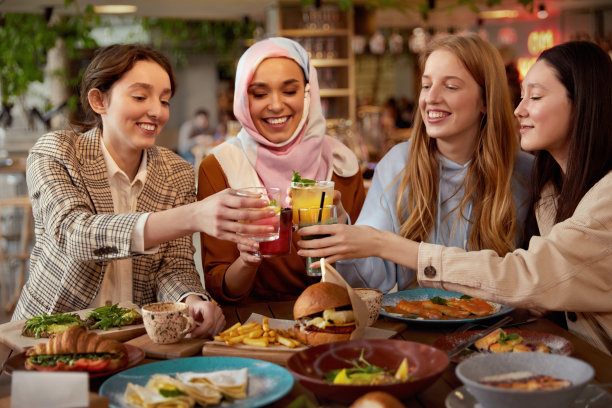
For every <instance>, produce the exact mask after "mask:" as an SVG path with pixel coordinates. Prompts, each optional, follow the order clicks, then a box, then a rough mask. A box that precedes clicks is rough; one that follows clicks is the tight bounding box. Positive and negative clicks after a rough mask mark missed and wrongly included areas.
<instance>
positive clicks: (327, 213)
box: [293, 205, 338, 283]
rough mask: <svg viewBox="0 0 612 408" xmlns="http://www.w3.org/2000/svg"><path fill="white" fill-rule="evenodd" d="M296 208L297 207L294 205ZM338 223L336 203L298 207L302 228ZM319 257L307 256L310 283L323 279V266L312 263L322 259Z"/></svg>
mask: <svg viewBox="0 0 612 408" xmlns="http://www.w3.org/2000/svg"><path fill="white" fill-rule="evenodd" d="M293 208H294V209H295V207H293ZM336 223H338V215H337V213H336V206H335V205H325V206H323V207H319V206H316V207H310V208H298V226H299V227H300V228H304V227H309V226H311V225H322V224H336ZM326 237H329V235H328V234H320V235H305V236H302V239H304V240H310V239H319V238H326ZM320 260H321V258H318V257H311V256H307V257H306V275H308V280H309V281H310V283H316V282H318V281H320V280H321V268H312V267H311V266H310V265H311V264H313V263H314V262H318V261H320Z"/></svg>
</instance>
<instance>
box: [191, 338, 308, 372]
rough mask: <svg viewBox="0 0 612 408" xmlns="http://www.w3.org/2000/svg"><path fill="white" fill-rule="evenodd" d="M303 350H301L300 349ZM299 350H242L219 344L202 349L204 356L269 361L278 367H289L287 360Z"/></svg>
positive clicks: (208, 345) (211, 344) (214, 343)
mask: <svg viewBox="0 0 612 408" xmlns="http://www.w3.org/2000/svg"><path fill="white" fill-rule="evenodd" d="M300 350H301V349H300ZM297 351H298V350H292V349H290V348H284V349H283V350H281V349H279V348H274V349H267V348H256V347H250V348H246V347H244V348H242V347H238V346H227V345H225V344H219V343H217V342H208V343H205V344H204V347H202V355H204V356H227V357H246V358H254V359H256V360H264V361H269V362H271V363H275V364H278V365H282V366H284V365H287V360H289V357H291V356H292V355H293V354H294V353H296V352H297Z"/></svg>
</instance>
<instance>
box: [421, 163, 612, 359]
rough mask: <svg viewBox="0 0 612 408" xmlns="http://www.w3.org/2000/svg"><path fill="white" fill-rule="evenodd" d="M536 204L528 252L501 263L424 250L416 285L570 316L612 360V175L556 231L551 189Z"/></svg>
mask: <svg viewBox="0 0 612 408" xmlns="http://www.w3.org/2000/svg"><path fill="white" fill-rule="evenodd" d="M538 204H539V205H538V207H537V213H536V216H537V220H538V226H539V228H540V233H541V234H542V235H541V236H535V237H533V238H532V239H531V241H530V242H529V248H528V249H527V250H523V249H518V250H516V251H514V252H512V253H508V254H507V255H506V256H504V257H499V256H498V255H497V254H496V253H495V252H494V251H491V250H483V251H476V252H466V251H464V250H462V249H459V248H446V247H443V246H440V245H433V244H426V243H421V244H420V246H419V255H418V281H419V284H420V285H421V286H426V287H435V288H441V289H445V290H453V291H458V292H462V293H465V294H467V295H470V296H474V297H482V298H486V299H488V300H491V301H494V302H499V303H504V304H508V305H513V306H517V307H521V308H536V309H537V308H540V309H542V308H543V309H546V310H553V311H554V310H564V311H567V312H572V313H567V316H568V317H571V319H569V318H568V327H569V329H570V331H573V332H574V333H575V334H577V335H579V336H581V337H583V338H584V339H586V340H587V341H589V342H590V343H592V344H594V345H595V346H597V347H598V348H599V349H601V350H603V351H605V352H607V353H608V354H612V350H611V349H610V347H609V342H608V347H607V348H606V345H605V340H602V339H603V338H605V337H606V335H607V337H608V339H609V338H611V337H612V172H610V173H608V174H607V175H606V176H605V177H603V178H602V179H601V180H600V181H599V182H598V183H597V184H595V185H594V186H593V187H592V188H591V189H590V190H589V191H588V192H587V194H586V195H585V196H584V197H583V198H582V200H581V201H580V203H579V204H578V206H577V207H576V210H575V211H574V214H573V215H572V216H571V217H570V218H568V219H566V220H565V221H563V222H560V223H558V224H554V216H555V213H556V201H555V197H554V196H553V194H552V188H548V189H545V190H544V192H543V194H542V199H541V200H540V202H539V203H538ZM573 320H575V321H573ZM598 330H599V332H598Z"/></svg>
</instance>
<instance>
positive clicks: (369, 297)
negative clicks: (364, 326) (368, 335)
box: [354, 288, 383, 326]
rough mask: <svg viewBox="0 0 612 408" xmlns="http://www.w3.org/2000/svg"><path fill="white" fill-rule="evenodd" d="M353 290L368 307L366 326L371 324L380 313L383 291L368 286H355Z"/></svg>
mask: <svg viewBox="0 0 612 408" xmlns="http://www.w3.org/2000/svg"><path fill="white" fill-rule="evenodd" d="M354 290H355V293H357V295H358V296H359V297H360V298H361V300H363V301H364V302H365V304H366V306H367V308H368V326H371V325H373V324H374V323H376V320H377V319H378V316H379V315H380V307H381V305H382V299H383V293H382V292H381V291H380V290H378V289H370V288H356V289H354Z"/></svg>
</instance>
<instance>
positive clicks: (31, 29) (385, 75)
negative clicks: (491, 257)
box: [0, 0, 612, 407]
mask: <svg viewBox="0 0 612 408" xmlns="http://www.w3.org/2000/svg"><path fill="white" fill-rule="evenodd" d="M111 3H113V4H112V5H111ZM115 6H120V7H119V8H115V9H112V8H111V7H115ZM104 7H108V8H107V9H104ZM121 7H122V8H121ZM464 32H475V33H478V35H479V36H481V37H482V38H484V39H486V40H487V41H488V42H490V43H491V44H493V45H494V46H495V47H497V49H498V50H499V51H500V54H501V55H502V58H503V60H504V63H505V64H506V70H507V72H511V73H512V74H513V75H515V76H516V80H517V81H520V80H521V79H522V78H523V77H524V76H525V74H526V73H527V71H528V70H529V68H530V67H531V66H532V65H533V64H534V62H535V60H536V59H537V56H538V55H539V54H540V53H541V52H542V51H544V50H545V49H548V48H551V47H553V46H555V45H557V44H561V43H564V42H567V41H571V40H588V41H593V42H595V43H597V44H598V45H599V46H600V47H601V48H602V49H604V50H605V51H606V52H608V53H609V54H610V56H611V57H612V2H611V1H610V0H397V1H385V0H339V1H325V0H323V1H321V0H302V1H297V0H296V1H291V0H278V1H276V0H274V1H267V0H266V1H264V0H172V1H168V0H131V1H121V2H119V1H109V0H72V1H64V0H26V1H23V0H0V85H1V87H0V94H1V98H2V108H1V112H0V324H2V323H5V324H8V322H9V321H10V318H11V315H12V312H13V310H14V308H15V304H16V302H17V299H18V297H19V294H20V291H21V287H22V286H23V285H24V282H25V281H26V280H27V277H28V268H29V257H30V251H31V248H32V246H33V240H34V235H35V234H34V225H33V219H32V205H31V203H30V200H29V197H28V189H27V185H26V176H25V172H26V158H27V155H28V152H29V150H30V148H31V147H32V146H33V145H34V143H36V141H37V140H38V138H39V137H40V136H41V135H43V134H45V133H47V132H50V131H53V130H57V129H61V128H64V127H66V125H67V123H68V121H69V119H70V118H71V117H73V115H77V114H78V106H77V102H76V101H77V96H76V94H77V91H76V90H77V84H78V80H79V77H80V75H82V73H83V70H84V68H85V67H86V66H87V64H88V63H89V62H90V61H91V59H92V57H93V52H94V50H95V49H96V48H97V47H101V46H105V45H109V44H112V43H130V42H142V43H147V44H151V45H153V46H154V47H156V48H158V49H160V50H162V51H163V52H164V53H165V54H166V55H168V56H169V57H170V59H171V61H172V63H173V64H174V66H175V73H176V78H177V83H178V90H177V92H176V94H175V95H174V97H173V98H172V101H171V112H172V114H171V116H170V119H169V121H168V123H167V125H166V126H165V128H164V129H163V132H162V133H161V134H160V136H159V138H158V140H157V144H158V145H160V146H163V147H167V148H169V149H171V150H173V151H175V152H177V153H180V154H181V155H182V156H183V157H184V158H186V159H187V160H190V161H191V162H192V164H194V165H195V167H196V169H197V166H198V165H199V163H200V161H201V160H202V159H203V158H205V157H206V156H207V155H208V154H209V152H210V150H211V149H212V148H214V147H215V146H217V145H219V144H220V143H222V142H223V141H225V140H229V139H230V138H233V137H235V136H237V134H238V131H239V130H240V124H239V123H238V121H237V119H236V117H235V116H234V113H233V109H232V107H233V97H234V95H233V92H234V80H235V73H236V64H237V61H238V58H239V57H240V55H242V53H243V52H244V51H245V50H246V49H247V48H248V47H249V46H250V45H252V44H254V43H255V42H257V41H259V40H262V39H265V38H268V37H275V36H283V37H289V38H292V39H294V40H296V41H298V42H299V43H300V44H301V45H302V46H303V47H304V48H305V49H306V51H307V52H308V54H309V56H310V58H311V60H312V62H313V65H314V66H315V67H316V69H317V73H318V78H319V83H320V87H321V105H322V109H323V114H324V116H325V118H326V126H327V134H328V135H330V136H332V137H335V138H336V139H337V140H339V141H341V142H342V143H343V144H344V145H346V146H347V147H348V148H349V149H350V150H351V151H352V152H353V153H354V154H355V155H356V156H357V158H358V161H359V165H360V171H361V173H362V175H363V178H364V186H365V189H366V191H367V189H368V187H369V186H370V183H371V178H372V175H373V172H374V169H375V167H376V164H377V163H378V161H379V160H380V159H381V158H382V157H383V156H384V155H385V153H387V152H388V151H389V149H391V148H392V147H393V146H395V145H396V144H398V143H401V142H404V141H406V140H409V139H410V136H411V131H412V129H411V126H412V120H413V114H414V110H415V109H417V108H418V106H417V105H416V104H417V103H418V92H419V88H420V72H419V65H418V57H419V53H420V52H421V51H422V50H423V49H424V48H425V47H426V46H427V44H428V42H429V41H431V40H432V39H435V38H438V37H442V36H445V35H448V34H458V33H464ZM9 56H10V57H9ZM199 109H204V110H206V111H207V113H208V121H209V123H208V126H207V136H206V137H205V138H202V139H199V140H198V142H197V144H195V145H193V146H190V147H189V149H188V152H187V153H185V154H183V152H182V150H181V149H182V146H181V145H180V137H179V134H180V133H181V127H182V126H183V125H184V124H185V123H186V122H188V121H190V120H191V119H192V118H193V116H194V113H195V112H196V111H197V110H199ZM193 239H194V246H195V248H196V256H195V257H194V259H195V261H196V267H197V268H198V272H199V273H200V275H201V278H202V280H203V275H202V264H201V261H200V244H199V234H194V235H193ZM392 295H393V291H391V292H390V293H388V294H385V297H387V296H392ZM385 299H386V298H385ZM292 308H293V302H276V303H275V304H271V303H266V304H263V303H262V304H255V305H240V304H238V305H232V306H227V307H224V309H223V311H224V314H225V317H226V321H227V327H229V326H231V325H233V324H235V323H236V324H240V323H242V324H245V322H246V320H247V319H250V318H252V314H254V313H255V314H258V315H261V316H268V317H270V319H279V320H283V319H288V320H293V312H292ZM379 309H380V305H379ZM378 312H380V311H378ZM498 313H499V316H502V315H503V314H509V315H511V316H512V317H513V319H514V320H513V323H511V324H508V326H505V327H512V326H514V329H511V330H510V332H509V333H511V332H513V331H512V330H514V332H516V331H517V330H518V331H522V333H523V335H525V334H527V336H530V335H531V336H534V335H533V333H544V334H543V336H544V340H547V341H548V342H549V343H550V344H554V346H555V347H557V349H556V351H555V352H554V354H562V355H569V354H571V355H573V356H574V357H577V358H578V359H581V360H585V361H587V362H588V363H589V364H590V365H591V366H593V367H594V369H595V374H594V380H593V384H595V383H599V384H603V385H602V386H601V387H596V386H593V385H591V386H589V387H590V388H588V389H585V390H587V391H588V392H587V391H584V390H583V391H582V392H583V394H581V395H582V397H583V399H586V400H588V401H589V402H590V403H591V404H592V405H588V403H587V404H583V405H579V404H578V402H577V403H576V405H574V406H576V407H577V406H580V407H583V406H584V407H586V406H595V407H604V406H612V405H607V404H608V403H611V401H612V395H610V393H612V387H610V383H612V368H611V367H612V357H610V355H608V354H605V353H602V352H601V351H600V350H597V349H596V348H594V347H592V346H591V345H590V344H589V343H587V342H585V341H584V340H582V339H581V338H579V337H577V336H575V335H573V334H571V333H569V332H568V331H567V330H565V329H564V328H562V327H560V326H558V325H557V324H556V323H555V321H554V319H550V320H549V319H536V318H534V317H533V316H530V315H529V313H528V311H526V310H519V309H516V310H515V309H514V308H512V309H510V310H508V311H507V312H504V313H501V312H499V311H498ZM382 314H383V315H385V312H384V311H383V312H382ZM492 323H494V320H493V319H489V320H483V321H480V320H477V319H476V320H475V321H473V322H471V326H470V327H467V326H465V325H462V324H455V325H452V324H448V323H444V322H443V323H442V324H439V325H431V326H428V325H426V324H423V323H422V322H420V323H419V322H417V323H412V322H407V321H406V320H405V319H403V320H402V319H399V320H394V319H392V318H386V319H384V318H382V317H381V319H379V320H378V322H377V323H376V324H375V325H374V327H375V328H377V329H379V330H380V331H381V332H383V331H384V332H388V333H391V334H390V335H387V334H382V336H385V338H388V337H393V338H394V339H401V340H406V341H408V342H417V343H424V344H426V345H428V347H429V346H430V345H432V344H434V343H435V342H436V341H438V343H437V344H434V345H436V346H437V347H438V348H442V349H443V350H444V351H445V352H446V351H449V350H450V348H452V346H454V345H456V344H452V345H449V343H444V342H440V338H441V337H443V336H445V338H446V339H447V340H448V338H449V336H451V337H452V338H453V341H455V342H458V341H459V340H457V339H460V340H465V339H466V337H465V336H463V337H461V336H459V334H462V333H463V332H466V331H467V330H474V329H485V328H489V327H490V326H491V324H492ZM140 329H141V330H140V331H139V332H138V333H135V334H134V336H136V335H139V336H141V337H137V338H135V340H130V342H131V343H132V345H133V346H130V347H135V346H140V347H142V348H145V349H146V350H145V353H143V358H144V360H143V361H144V362H147V363H158V362H160V361H162V362H165V361H171V360H172V359H178V358H185V357H189V356H194V355H200V356H201V355H202V347H203V346H204V351H205V352H204V355H208V356H216V357H217V358H223V357H224V356H235V357H252V358H261V359H262V360H266V361H267V362H272V363H275V365H276V364H279V365H281V366H286V365H287V360H288V359H289V358H290V356H291V355H293V352H291V353H289V352H288V351H286V350H282V351H279V352H270V351H268V350H266V352H263V351H262V352H259V351H258V350H255V351H253V350H249V352H248V353H236V352H230V353H228V352H227V350H226V349H223V350H221V349H219V348H215V347H214V346H212V345H211V346H206V345H204V343H203V342H202V341H199V340H200V339H184V340H182V342H181V343H180V344H181V346H182V347H180V348H179V347H176V348H175V349H172V348H171V347H170V346H172V345H168V347H167V348H164V347H160V346H159V345H156V344H153V343H151V342H150V341H149V340H148V339H143V338H146V336H147V335H146V334H144V328H143V327H142V326H141V327H140ZM468 333H469V332H468ZM5 334H6V333H5ZM453 336H454V337H453ZM5 337H8V335H7V336H5V335H3V334H2V329H0V338H1V340H2V343H4V344H1V346H2V348H3V350H2V351H1V352H0V359H1V360H2V361H10V360H11V358H12V359H14V358H15V355H16V354H19V353H20V352H23V350H24V349H23V348H22V347H21V345H20V344H17V346H15V344H14V343H11V341H10V340H6V338H5ZM126 339H127V338H126ZM139 339H140V340H139ZM145 340H146V341H145ZM544 340H543V341H544ZM126 341H127V340H126ZM387 341H390V340H387ZM448 341H449V342H450V340H448ZM130 342H128V344H130ZM145 343H146V344H145ZM12 346H15V347H12ZM396 346H397V345H394V346H393V347H396ZM147 347H148V348H147ZM206 347H208V349H206ZM363 347H366V346H363ZM367 347H369V346H367ZM376 347H381V350H380V351H379V353H381V355H382V354H384V353H385V351H384V347H383V346H382V345H380V346H376ZM389 347H391V346H389ZM397 347H399V346H397ZM444 347H447V349H445V348H444ZM11 349H13V350H11ZM206 350H208V353H209V354H206ZM377 350H378V349H377ZM402 350H403V349H402ZM403 352H404V351H402V353H403ZM405 352H406V353H413V352H414V351H413V350H406V351H405ZM429 352H430V351H429V350H424V349H422V350H420V351H419V353H429ZM432 353H433V351H432ZM145 354H146V356H145ZM435 358H437V357H436V356H433V355H432V357H431V359H432V361H433V360H434V359H435ZM456 362H457V360H456V359H455V360H453V359H451V360H450V364H449V362H448V361H446V363H442V362H441V363H439V364H440V365H442V366H443V367H442V368H441V369H440V370H439V372H438V373H437V374H435V375H434V376H432V378H431V381H429V382H427V383H423V384H420V385H419V387H420V388H418V387H417V384H416V383H415V387H417V388H415V389H414V390H412V389H410V390H409V389H408V388H410V387H404V388H403V391H401V392H400V391H397V392H399V394H398V393H397V392H396V391H389V393H390V394H393V395H396V396H398V395H401V396H402V398H400V399H401V401H402V404H404V405H384V404H383V405H363V406H377V407H378V406H381V407H386V406H388V407H396V406H406V407H444V406H446V407H476V406H477V405H476V401H475V400H473V401H472V400H470V401H463V400H462V398H463V396H460V394H457V390H460V391H465V390H464V389H463V387H462V384H463V383H465V381H464V382H463V383H462V381H460V380H459V379H458V377H457V376H456V375H455V367H456V365H457V364H456ZM11 364H12V365H13V366H11ZM11 364H9V367H8V369H7V367H6V363H5V365H3V372H2V374H1V375H0V407H4V406H6V407H9V406H11V407H16V406H18V405H10V404H11V402H10V401H11V394H12V393H14V392H15V387H14V386H13V388H11V381H12V379H13V378H15V377H14V372H15V371H17V370H19V368H20V367H14V365H15V364H17V365H19V364H23V362H21V363H14V362H12V363H11ZM139 364H140V363H137V364H134V365H136V366H139ZM219 364H221V365H222V364H224V362H220V363H219ZM302 364H306V363H302ZM381 364H382V363H381ZM447 364H448V365H447ZM143 366H144V365H141V367H143ZM296 367H297V366H293V370H292V374H293V378H294V379H295V382H294V380H293V379H292V380H291V383H290V385H289V386H287V387H286V388H287V390H286V391H284V393H283V392H280V391H279V392H272V391H269V390H268V391H269V394H270V395H268V396H269V397H270V398H267V397H262V398H261V401H259V400H253V401H252V403H253V405H251V404H249V403H247V404H246V405H239V404H237V405H233V403H232V405H227V406H270V407H285V406H291V407H345V406H349V405H350V402H351V401H354V400H355V399H357V397H358V396H359V395H361V394H363V393H362V392H358V393H356V394H353V391H352V390H349V388H347V389H346V390H347V391H346V392H347V393H348V394H350V396H349V397H348V399H347V398H346V396H345V398H344V399H343V398H336V397H334V395H337V393H342V392H343V391H341V390H338V389H332V390H331V391H329V390H327V389H326V388H325V386H323V385H321V384H318V383H317V384H314V385H312V384H311V383H309V382H308V379H306V377H307V376H306V375H302V374H300V373H298V374H296V371H298V368H296ZM299 368H302V369H304V370H306V371H307V370H309V369H311V368H309V367H302V366H300V367H299ZM251 369H252V370H253V371H254V372H256V371H257V368H256V367H252V368H251ZM267 369H269V370H271V371H270V372H272V371H273V370H274V368H267ZM262 370H263V369H262ZM270 375H271V374H270ZM108 378H109V376H99V377H98V378H91V379H90V380H89V382H88V389H87V391H88V393H87V394H86V397H87V398H88V401H89V402H88V404H90V405H89V406H95V407H107V406H109V405H108V404H109V399H110V400H111V405H110V406H113V407H114V406H120V405H113V403H116V400H114V399H113V398H114V397H109V394H108V393H107V394H105V395H103V396H101V395H98V391H99V390H100V389H101V388H103V387H106V389H107V390H108V389H109V388H110V387H116V385H114V383H113V384H110V385H106V386H103V383H104V381H106V380H107V379H108ZM110 378H111V379H112V378H113V377H110ZM284 380H285V378H284V377H283V381H284ZM575 381H576V382H579V379H576V380H575ZM587 382H588V381H587ZM281 383H282V381H281ZM59 384H61V383H59ZM585 384H586V383H585ZM122 386H123V385H122ZM606 387H607V388H606ZM372 388H373V389H376V387H372ZM460 388H461V389H460ZM383 389H384V387H383ZM606 390H607V391H608V392H606ZM112 391H113V392H115V389H114V388H112ZM268 391H266V392H268ZM107 392H110V391H107ZM589 392H590V394H589ZM326 393H331V394H326ZM402 393H403V394H402ZM21 394H23V392H22V393H21ZM272 394H273V395H272ZM329 395H331V397H330V396H329ZM464 395H465V394H464ZM467 395H468V396H469V398H473V397H471V396H470V395H469V394H467ZM13 397H14V395H13ZM105 397H106V398H105ZM347 401H348V402H347ZM597 404H599V405H597ZM24 406H25V405H24ZM57 406H68V405H57ZM224 406H225V405H224ZM355 406H356V405H355ZM499 406H501V405H499ZM525 406H529V405H527V404H526V405H525Z"/></svg>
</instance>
